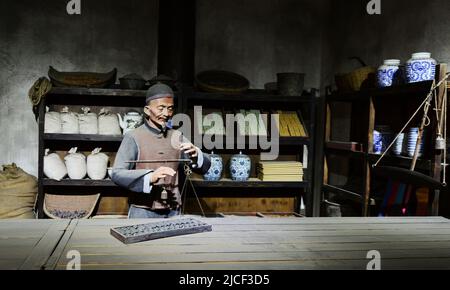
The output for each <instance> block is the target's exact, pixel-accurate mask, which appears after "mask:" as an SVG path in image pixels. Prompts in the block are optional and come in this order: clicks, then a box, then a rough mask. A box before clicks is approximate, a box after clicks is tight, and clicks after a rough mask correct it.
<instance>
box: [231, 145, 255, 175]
mask: <svg viewBox="0 0 450 290" xmlns="http://www.w3.org/2000/svg"><path fill="white" fill-rule="evenodd" d="M251 167H252V162H251V159H250V157H249V156H247V155H245V154H242V152H239V154H235V155H233V156H231V160H230V175H231V179H232V180H235V181H246V180H248V178H249V177H250V170H251Z"/></svg>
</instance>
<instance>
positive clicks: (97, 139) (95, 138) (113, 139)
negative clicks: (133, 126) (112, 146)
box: [44, 134, 123, 142]
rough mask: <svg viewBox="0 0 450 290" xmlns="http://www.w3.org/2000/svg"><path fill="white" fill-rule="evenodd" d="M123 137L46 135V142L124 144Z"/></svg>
mask: <svg viewBox="0 0 450 290" xmlns="http://www.w3.org/2000/svg"><path fill="white" fill-rule="evenodd" d="M122 139H123V136H122V135H98V134H44V140H54V141H89V142H90V141H94V142H122Z"/></svg>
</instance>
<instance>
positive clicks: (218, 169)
mask: <svg viewBox="0 0 450 290" xmlns="http://www.w3.org/2000/svg"><path fill="white" fill-rule="evenodd" d="M209 157H210V159H211V167H209V170H208V172H206V173H205V174H204V175H203V179H205V180H206V181H218V180H220V178H221V177H222V171H223V159H222V157H221V156H220V155H217V154H214V152H211V155H209Z"/></svg>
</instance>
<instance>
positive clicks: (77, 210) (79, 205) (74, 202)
mask: <svg viewBox="0 0 450 290" xmlns="http://www.w3.org/2000/svg"><path fill="white" fill-rule="evenodd" d="M99 198H100V193H97V194H94V195H59V194H58V195H55V194H48V193H46V194H45V198H44V212H45V214H46V215H47V216H48V217H50V218H52V219H72V218H75V219H87V218H89V217H90V216H91V215H92V212H93V211H94V209H95V206H96V205H97V202H98V199H99Z"/></svg>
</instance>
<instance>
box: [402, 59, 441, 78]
mask: <svg viewBox="0 0 450 290" xmlns="http://www.w3.org/2000/svg"><path fill="white" fill-rule="evenodd" d="M435 74H436V60H434V59H432V58H431V53H429V52H418V53H413V54H412V57H411V59H410V60H408V61H407V62H406V79H407V80H408V83H416V82H422V81H430V80H434V77H435Z"/></svg>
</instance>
